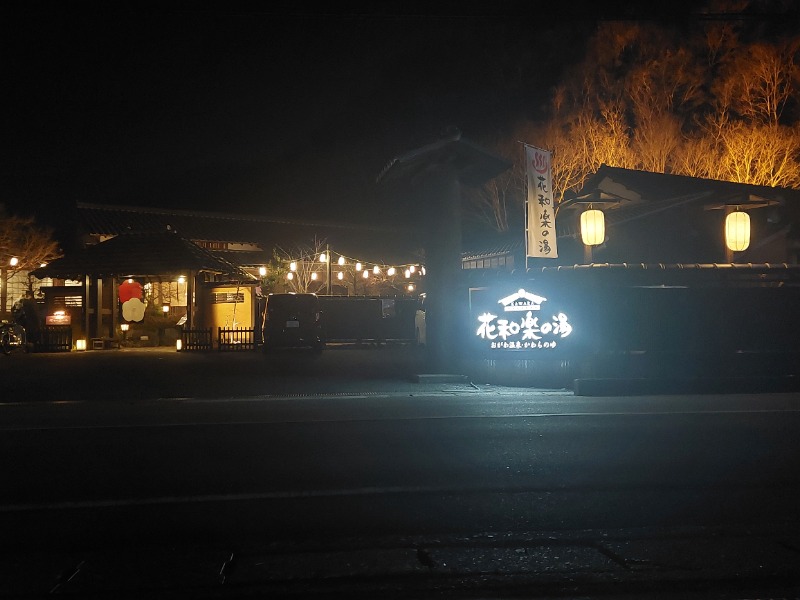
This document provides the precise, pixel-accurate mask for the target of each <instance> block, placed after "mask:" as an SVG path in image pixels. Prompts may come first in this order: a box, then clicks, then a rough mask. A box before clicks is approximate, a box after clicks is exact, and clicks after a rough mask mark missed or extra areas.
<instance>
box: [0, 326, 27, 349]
mask: <svg viewBox="0 0 800 600" xmlns="http://www.w3.org/2000/svg"><path fill="white" fill-rule="evenodd" d="M0 349H2V352H3V354H6V355H8V354H11V353H12V352H13V351H15V350H23V351H24V352H27V351H28V339H27V334H26V332H25V328H24V327H23V326H22V325H20V324H19V323H12V322H10V321H6V320H3V321H2V322H0Z"/></svg>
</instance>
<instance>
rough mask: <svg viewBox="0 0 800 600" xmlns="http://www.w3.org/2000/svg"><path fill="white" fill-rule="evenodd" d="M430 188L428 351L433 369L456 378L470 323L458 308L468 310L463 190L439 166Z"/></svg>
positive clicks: (450, 172)
mask: <svg viewBox="0 0 800 600" xmlns="http://www.w3.org/2000/svg"><path fill="white" fill-rule="evenodd" d="M426 184H427V185H426V186H425V193H426V195H429V197H427V198H426V199H427V210H428V218H427V219H426V221H427V223H428V225H429V228H428V231H427V232H426V238H427V239H426V242H425V263H426V267H427V270H428V274H427V276H426V277H427V279H426V282H425V283H426V288H427V297H426V299H425V304H426V311H425V327H426V329H427V334H426V339H427V344H426V346H427V351H428V355H429V361H430V362H429V364H430V367H431V368H432V369H434V370H435V371H438V372H442V373H445V372H451V373H454V372H456V371H457V370H458V369H459V368H460V359H461V348H462V347H463V343H462V341H463V340H462V332H461V328H463V327H464V322H465V321H464V315H463V314H462V311H461V310H459V308H458V307H460V306H462V305H464V306H466V305H467V301H466V290H462V289H461V286H460V273H461V185H460V183H459V179H458V173H457V171H456V169H455V168H453V167H452V166H451V165H450V164H444V165H440V166H438V167H437V168H436V169H435V172H433V173H431V174H430V176H429V179H428V180H427V182H426Z"/></svg>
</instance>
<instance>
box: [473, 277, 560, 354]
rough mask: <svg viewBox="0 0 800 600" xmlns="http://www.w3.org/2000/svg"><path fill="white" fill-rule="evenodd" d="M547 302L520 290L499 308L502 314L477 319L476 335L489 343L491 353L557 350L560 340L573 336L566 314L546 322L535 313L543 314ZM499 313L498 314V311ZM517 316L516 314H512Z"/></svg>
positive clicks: (506, 299)
mask: <svg viewBox="0 0 800 600" xmlns="http://www.w3.org/2000/svg"><path fill="white" fill-rule="evenodd" d="M546 300H547V298H543V297H542V296H537V295H535V294H531V293H529V292H526V291H525V290H519V291H518V292H517V293H515V294H512V295H510V296H507V297H505V298H501V299H500V300H499V301H498V304H501V305H502V306H503V313H512V314H511V315H506V314H503V315H495V314H492V313H491V312H489V311H486V312H483V313H482V314H480V315H478V324H479V325H478V329H477V330H476V332H475V334H476V335H477V336H478V337H479V338H481V339H483V340H486V341H488V342H489V348H492V349H514V350H525V349H539V348H542V349H544V348H556V347H557V346H558V344H559V340H561V339H563V338H565V337H567V336H569V334H570V333H572V325H571V324H570V323H569V319H568V317H567V315H565V314H564V313H563V312H559V313H556V314H554V315H552V316H551V317H549V318H547V317H545V318H543V317H541V315H539V314H536V315H535V313H536V312H537V311H541V309H542V303H544V302H545V301H546ZM498 312H499V311H498ZM513 313H516V314H513Z"/></svg>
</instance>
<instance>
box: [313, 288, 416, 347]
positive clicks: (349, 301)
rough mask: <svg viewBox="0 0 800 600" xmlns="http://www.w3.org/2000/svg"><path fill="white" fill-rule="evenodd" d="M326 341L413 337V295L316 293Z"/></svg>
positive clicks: (414, 308)
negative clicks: (325, 294)
mask: <svg viewBox="0 0 800 600" xmlns="http://www.w3.org/2000/svg"><path fill="white" fill-rule="evenodd" d="M319 299H320V307H321V309H322V322H323V327H324V332H325V338H326V340H327V341H353V340H355V341H362V340H363V341H385V340H412V339H413V338H414V313H415V311H416V305H417V303H416V300H415V299H413V298H359V297H355V296H350V297H347V296H320V298H319Z"/></svg>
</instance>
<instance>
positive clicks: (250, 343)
mask: <svg viewBox="0 0 800 600" xmlns="http://www.w3.org/2000/svg"><path fill="white" fill-rule="evenodd" d="M217 349H218V350H219V351H220V352H222V351H226V350H233V351H241V350H255V349H256V330H255V329H252V328H251V329H247V328H238V327H237V328H234V329H223V328H222V327H219V328H218V334H217Z"/></svg>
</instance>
